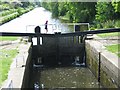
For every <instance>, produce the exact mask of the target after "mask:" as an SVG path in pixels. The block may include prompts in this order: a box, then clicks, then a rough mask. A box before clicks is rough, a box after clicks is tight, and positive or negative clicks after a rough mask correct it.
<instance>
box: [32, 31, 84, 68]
mask: <svg viewBox="0 0 120 90" xmlns="http://www.w3.org/2000/svg"><path fill="white" fill-rule="evenodd" d="M37 38H40V37H37ZM41 38H42V41H40V42H42V44H41V45H40V44H38V45H33V46H32V53H33V55H32V57H33V60H34V64H35V65H45V66H58V65H60V66H61V65H62V66H66V65H83V64H84V65H85V41H84V40H85V36H83V35H69V34H68V35H67V34H66V35H65V36H63V35H61V34H60V33H56V34H53V35H50V36H49V37H48V36H44V35H43V36H42V37H41ZM37 40H38V39H37Z"/></svg>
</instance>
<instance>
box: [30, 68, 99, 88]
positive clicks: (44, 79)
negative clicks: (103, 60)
mask: <svg viewBox="0 0 120 90" xmlns="http://www.w3.org/2000/svg"><path fill="white" fill-rule="evenodd" d="M32 77H34V78H32V81H31V84H30V86H32V87H31V88H34V87H35V83H37V85H38V86H39V88H50V89H52V88H100V87H101V86H100V85H99V83H98V81H97V79H96V78H95V76H94V75H93V73H92V72H91V71H90V70H89V69H88V68H86V67H54V68H42V69H37V70H34V71H33V76H32Z"/></svg>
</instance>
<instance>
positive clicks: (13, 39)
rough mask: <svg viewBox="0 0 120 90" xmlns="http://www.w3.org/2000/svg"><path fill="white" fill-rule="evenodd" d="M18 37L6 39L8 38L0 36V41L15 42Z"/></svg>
mask: <svg viewBox="0 0 120 90" xmlns="http://www.w3.org/2000/svg"><path fill="white" fill-rule="evenodd" d="M17 39H18V37H8V36H4V37H3V36H0V41H15V40H17Z"/></svg>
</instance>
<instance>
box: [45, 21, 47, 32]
mask: <svg viewBox="0 0 120 90" xmlns="http://www.w3.org/2000/svg"><path fill="white" fill-rule="evenodd" d="M47 25H48V20H47V21H46V22H45V30H46V33H47V32H48V27H47Z"/></svg>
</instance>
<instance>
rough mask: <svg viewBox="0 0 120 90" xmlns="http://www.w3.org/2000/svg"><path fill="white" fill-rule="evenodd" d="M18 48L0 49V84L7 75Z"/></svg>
mask: <svg viewBox="0 0 120 90" xmlns="http://www.w3.org/2000/svg"><path fill="white" fill-rule="evenodd" d="M17 52H18V50H16V49H13V50H5V49H2V50H0V86H1V84H2V83H3V81H5V80H6V79H7V77H8V71H9V69H10V65H11V63H12V59H13V58H14V57H15V56H16V55H17Z"/></svg>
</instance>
